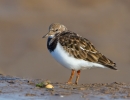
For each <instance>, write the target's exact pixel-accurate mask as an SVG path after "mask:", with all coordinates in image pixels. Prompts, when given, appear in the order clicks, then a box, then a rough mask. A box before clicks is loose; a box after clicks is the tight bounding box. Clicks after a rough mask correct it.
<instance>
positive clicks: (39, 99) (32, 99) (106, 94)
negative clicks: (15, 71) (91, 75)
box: [0, 75, 130, 100]
mask: <svg viewBox="0 0 130 100" xmlns="http://www.w3.org/2000/svg"><path fill="white" fill-rule="evenodd" d="M43 81H44V80H41V79H22V78H18V77H11V76H3V75H0V99H2V100H17V99H18V100H52V99H53V100H60V99H62V100H68V99H71V100H110V99H116V100H124V99H125V100H127V99H128V100H129V99H130V84H129V83H123V82H121V83H119V82H112V83H92V84H91V83H89V84H79V85H74V84H71V85H68V84H65V83H58V82H56V83H53V82H52V83H51V84H52V85H53V86H54V88H53V89H47V88H39V87H36V84H37V83H40V82H43Z"/></svg>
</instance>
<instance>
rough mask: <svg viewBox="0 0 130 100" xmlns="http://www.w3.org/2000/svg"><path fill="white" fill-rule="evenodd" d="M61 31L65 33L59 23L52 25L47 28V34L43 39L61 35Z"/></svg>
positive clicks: (64, 28)
mask: <svg viewBox="0 0 130 100" xmlns="http://www.w3.org/2000/svg"><path fill="white" fill-rule="evenodd" d="M63 31H67V28H66V27H65V26H64V25H62V24H60V23H53V24H51V25H50V26H49V32H48V33H47V34H46V35H44V36H43V38H46V37H51V38H52V37H54V36H55V34H60V33H62V32H63Z"/></svg>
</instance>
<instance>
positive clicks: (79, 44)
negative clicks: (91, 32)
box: [44, 23, 117, 71]
mask: <svg viewBox="0 0 130 100" xmlns="http://www.w3.org/2000/svg"><path fill="white" fill-rule="evenodd" d="M47 36H48V42H47V48H48V50H49V51H50V53H51V55H52V56H53V57H54V58H55V59H56V60H57V61H58V62H59V63H61V64H62V65H63V66H65V67H67V68H70V69H72V70H76V71H78V70H81V69H85V68H91V67H101V68H105V67H106V68H110V69H114V70H117V69H116V68H115V67H116V64H115V63H114V62H113V61H111V60H110V59H108V58H107V57H105V56H104V55H103V54H101V53H100V52H99V51H98V50H97V49H96V48H95V47H94V46H93V44H92V43H91V42H90V41H89V40H87V39H86V38H83V37H82V36H80V35H78V34H77V33H74V32H71V31H69V30H68V29H67V28H66V27H65V26H64V25H62V24H59V23H54V24H51V25H50V27H49V33H47V34H46V35H45V36H44V37H47Z"/></svg>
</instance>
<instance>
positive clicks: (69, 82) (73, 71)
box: [67, 69, 75, 84]
mask: <svg viewBox="0 0 130 100" xmlns="http://www.w3.org/2000/svg"><path fill="white" fill-rule="evenodd" d="M74 73H75V70H73V69H72V71H71V75H70V78H69V80H68V82H67V84H71V83H72V82H71V80H72V78H73V76H74Z"/></svg>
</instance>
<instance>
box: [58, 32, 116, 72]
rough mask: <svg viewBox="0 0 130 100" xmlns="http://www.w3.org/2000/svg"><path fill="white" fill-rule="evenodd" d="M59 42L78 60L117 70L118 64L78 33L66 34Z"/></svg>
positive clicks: (63, 34) (60, 37) (61, 36)
mask: <svg viewBox="0 0 130 100" xmlns="http://www.w3.org/2000/svg"><path fill="white" fill-rule="evenodd" d="M59 42H60V44H61V45H62V46H63V48H64V49H65V50H66V51H67V52H69V54H70V56H74V57H75V58H77V59H84V60H86V61H90V62H95V63H99V64H102V65H104V66H106V67H108V68H111V69H114V70H117V69H116V68H115V67H116V64H115V63H113V62H112V61H111V60H110V59H108V58H106V57H105V56H104V55H103V54H101V53H100V52H99V51H97V50H96V49H95V47H94V46H93V44H92V43H91V42H90V41H89V40H87V39H85V38H82V37H81V36H79V35H78V34H76V33H72V32H64V33H62V34H61V35H60V36H59Z"/></svg>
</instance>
